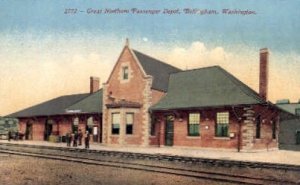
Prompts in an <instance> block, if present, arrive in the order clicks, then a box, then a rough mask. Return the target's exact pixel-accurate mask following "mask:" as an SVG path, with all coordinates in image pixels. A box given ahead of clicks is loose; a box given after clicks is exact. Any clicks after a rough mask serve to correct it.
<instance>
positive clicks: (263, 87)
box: [259, 48, 269, 100]
mask: <svg viewBox="0 0 300 185" xmlns="http://www.w3.org/2000/svg"><path fill="white" fill-rule="evenodd" d="M259 62H260V64H259V95H260V96H261V97H262V98H263V99H264V100H267V99H268V79H269V50H268V48H263V49H260V52H259Z"/></svg>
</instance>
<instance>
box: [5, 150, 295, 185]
mask: <svg viewBox="0 0 300 185" xmlns="http://www.w3.org/2000/svg"><path fill="white" fill-rule="evenodd" d="M30 148H31V149H33V150H31V151H28V150H29V149H30ZM45 150H53V151H67V152H68V153H69V154H68V155H67V154H64V153H60V152H57V153H56V155H53V153H47V152H46V151H45ZM78 152H85V153H88V154H89V153H92V154H96V153H97V154H98V153H99V152H98V150H86V149H74V148H64V147H48V146H34V145H25V146H24V145H16V144H0V153H6V154H13V155H22V156H29V157H38V158H44V159H52V160H63V161H69V162H76V163H83V164H88V165H101V166H108V167H116V168H125V169H130V170H140V171H148V172H153V173H163V174H171V175H178V176H184V177H190V178H198V179H207V180H213V181H220V182H228V183H238V184H241V183H243V184H296V182H292V181H287V180H278V179H272V178H261V177H251V176H245V175H233V174H228V173H218V172H208V171H203V170H190V169H182V168H174V167H165V166H158V165H147V164H138V163H130V162H120V161H113V160H105V159H95V158H93V157H90V156H85V157H82V156H75V155H74V154H76V153H78ZM103 152H104V153H103ZM103 152H102V153H100V154H102V155H103V154H107V155H108V156H119V157H124V158H132V157H134V158H138V159H152V157H153V156H154V155H149V154H142V157H143V158H141V156H138V157H137V156H136V154H137V153H124V152H114V151H103ZM103 156H105V155H103ZM158 157H160V158H161V160H164V159H167V160H168V161H170V159H171V158H172V156H158ZM176 160H177V161H178V160H179V161H180V160H181V157H174V156H173V159H172V160H171V161H176ZM181 162H182V161H181Z"/></svg>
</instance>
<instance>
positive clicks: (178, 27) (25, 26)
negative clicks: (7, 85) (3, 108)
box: [0, 0, 300, 51]
mask: <svg viewBox="0 0 300 185" xmlns="http://www.w3.org/2000/svg"><path fill="white" fill-rule="evenodd" d="M83 2H84V3H83ZM174 2H175V1H158V0H152V1H141V0H139V1H137V0H136V1H132V0H123V1H74V0H71V1H61V0H59V1H57V0H56V1H55V0H51V1H50V0H48V1H45V0H42V1H34V0H24V1H1V7H2V8H1V14H0V15H1V18H0V20H1V24H0V31H1V32H5V33H7V32H10V33H11V32H36V34H37V37H38V36H41V37H42V36H43V35H44V34H45V33H47V32H54V33H55V32H56V33H60V32H65V33H66V32H67V33H70V34H72V33H74V32H81V31H89V32H94V33H98V34H107V33H113V34H115V35H122V36H124V35H126V36H127V37H130V38H133V37H136V36H143V37H145V36H146V37H147V38H149V39H152V40H154V41H156V42H173V41H177V42H182V43H189V42H191V41H193V40H196V39H199V38H201V40H203V41H204V42H208V43H214V44H224V45H228V46H231V45H233V47H234V45H235V44H237V43H239V42H241V40H242V41H243V42H244V43H245V44H247V45H251V46H259V47H263V46H268V47H271V48H272V49H273V50H279V51H291V50H292V51H298V50H299V49H300V44H299V43H300V37H297V36H296V35H297V31H298V30H300V21H297V20H298V19H299V16H300V11H299V10H298V8H296V7H300V6H299V5H300V1H287V0H274V1H267V0H259V1H257V0H248V1H239V0H228V1H176V3H174ZM65 8H77V9H79V10H83V11H86V9H88V8H94V9H103V8H111V9H114V8H120V9H131V8H138V9H164V8H168V9H172V8H174V9H176V8H180V9H184V8H199V9H215V10H218V11H219V12H221V10H222V9H225V8H229V9H241V10H247V9H249V10H254V11H256V12H257V14H256V15H255V16H240V15H239V16H228V15H227V16H224V15H222V14H219V15H215V16H208V15H204V16H199V15H184V14H183V13H182V14H180V15H173V16H166V15H163V14H160V15H133V14H124V15H88V14H86V13H79V14H76V15H69V16H66V15H65V14H64V9H65ZM291 35H295V37H291ZM287 43H288V44H287Z"/></svg>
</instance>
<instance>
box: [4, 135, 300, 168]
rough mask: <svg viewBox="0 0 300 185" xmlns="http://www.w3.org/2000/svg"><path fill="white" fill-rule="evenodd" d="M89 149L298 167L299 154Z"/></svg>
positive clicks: (44, 143) (93, 145) (94, 146)
mask: <svg viewBox="0 0 300 185" xmlns="http://www.w3.org/2000/svg"><path fill="white" fill-rule="evenodd" d="M0 143H12V144H28V145H41V146H53V147H67V145H66V143H52V142H47V141H14V140H11V141H7V140H0ZM77 148H84V146H78V147H77ZM90 149H94V150H105V151H120V152H134V153H146V154H162V155H163V154H165V155H174V156H175V155H176V156H186V157H199V158H210V159H222V160H237V161H250V162H269V163H280V164H292V165H300V152H297V151H287V150H271V151H259V152H251V153H250V152H237V151H227V150H218V149H203V148H183V147H151V146H149V147H140V146H110V145H109V146H107V145H104V144H100V143H91V144H90Z"/></svg>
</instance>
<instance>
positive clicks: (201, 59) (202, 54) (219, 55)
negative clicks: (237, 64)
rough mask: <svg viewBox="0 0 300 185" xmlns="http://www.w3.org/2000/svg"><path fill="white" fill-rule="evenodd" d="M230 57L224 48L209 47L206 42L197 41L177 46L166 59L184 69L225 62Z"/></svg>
mask: <svg viewBox="0 0 300 185" xmlns="http://www.w3.org/2000/svg"><path fill="white" fill-rule="evenodd" d="M229 57H230V53H226V52H225V50H224V48H222V47H216V48H213V49H208V48H207V47H206V46H205V44H204V43H202V42H199V41H196V42H193V43H192V44H191V45H190V46H189V47H187V48H183V47H175V48H173V49H171V52H170V53H169V54H167V56H166V61H168V63H172V64H173V65H175V66H178V67H180V68H182V69H186V68H188V69H193V68H198V67H203V66H211V65H217V64H223V63H224V62H225V61H226V60H227V59H228V58H229Z"/></svg>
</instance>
